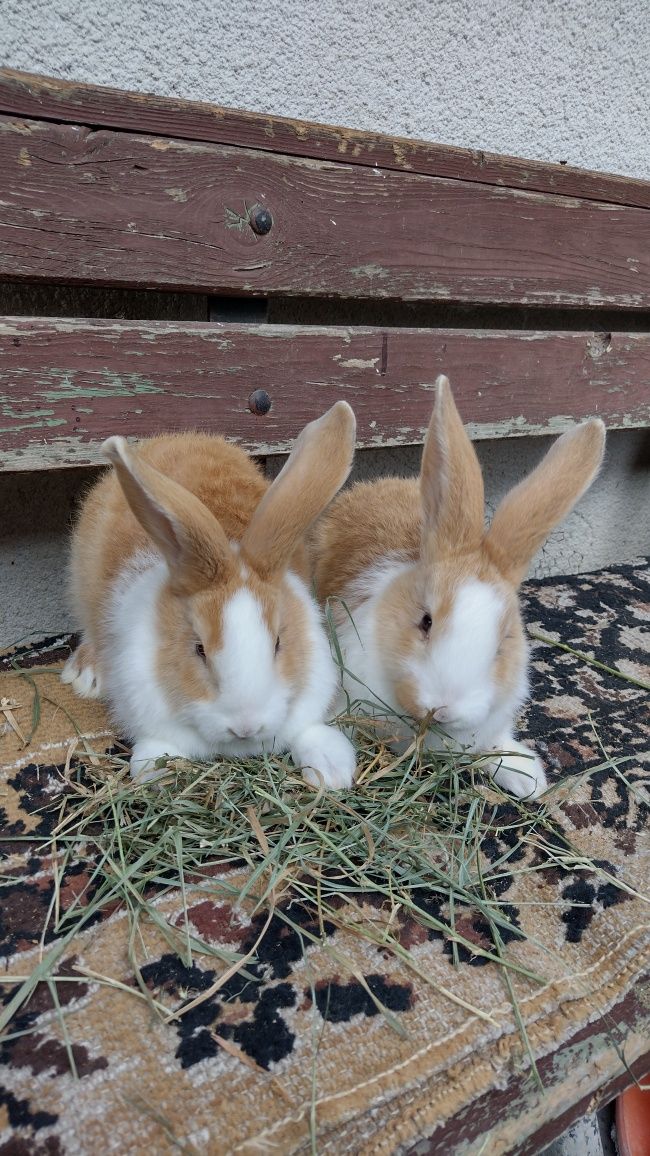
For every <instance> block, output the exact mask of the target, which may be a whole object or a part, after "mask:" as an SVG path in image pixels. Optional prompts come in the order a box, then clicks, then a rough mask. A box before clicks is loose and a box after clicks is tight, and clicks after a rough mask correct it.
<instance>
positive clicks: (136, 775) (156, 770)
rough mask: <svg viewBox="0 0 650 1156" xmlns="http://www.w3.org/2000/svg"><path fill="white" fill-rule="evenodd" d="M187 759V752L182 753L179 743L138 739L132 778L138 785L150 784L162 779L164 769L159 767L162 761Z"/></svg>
mask: <svg viewBox="0 0 650 1156" xmlns="http://www.w3.org/2000/svg"><path fill="white" fill-rule="evenodd" d="M182 758H187V752H186V751H182V750H181V748H180V747H179V745H178V743H175V742H173V741H170V740H168V739H138V741H137V742H136V743H135V744H134V746H133V751H132V753H131V762H130V771H131V778H132V779H135V781H136V782H137V783H150V782H154V781H155V780H156V779H160V778H161V777H162V776H163V775H164V773H165V768H164V767H162V768H161V767H157V766H156V763H157V762H159V760H160V759H182Z"/></svg>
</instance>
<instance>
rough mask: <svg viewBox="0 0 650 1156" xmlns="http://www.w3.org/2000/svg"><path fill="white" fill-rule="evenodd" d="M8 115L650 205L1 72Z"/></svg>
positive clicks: (407, 145) (591, 183)
mask: <svg viewBox="0 0 650 1156" xmlns="http://www.w3.org/2000/svg"><path fill="white" fill-rule="evenodd" d="M0 112H1V113H4V114H7V115H11V116H18V117H35V118H37V119H44V120H53V121H61V122H67V123H79V122H81V123H83V124H89V125H91V126H92V127H95V128H99V127H101V128H109V129H114V130H128V131H131V132H134V131H135V132H138V133H144V134H147V133H154V134H155V135H161V136H170V137H175V138H177V139H185V140H196V141H206V142H212V143H217V144H223V145H231V146H241V147H245V148H255V149H260V150H263V151H266V152H275V153H282V154H285V155H289V156H299V157H307V158H312V159H320V160H330V161H340V162H344V163H346V164H355V165H365V166H370V167H374V168H386V169H395V170H398V171H403V172H411V173H419V174H421V175H426V176H437V177H446V178H450V179H454V180H459V181H471V182H474V183H479V184H489V185H498V186H501V187H507V188H514V189H522V190H526V191H528V192H540V193H554V194H558V195H563V196H569V197H579V198H582V199H586V200H596V201H604V202H607V203H611V204H619V205H628V206H635V207H637V208H650V181H642V180H639V179H637V178H634V177H625V176H621V175H617V174H614V173H599V172H594V171H589V170H587V169H580V168H576V167H574V166H571V165H564V164H561V163H553V162H548V161H538V160H532V159H528V160H527V159H524V158H520V157H511V156H506V155H503V156H502V155H499V154H497V153H490V152H486V151H483V150H482V149H465V148H458V147H456V146H453V145H444V144H438V143H435V142H431V141H423V140H417V139H413V138H408V137H393V136H388V135H385V134H382V133H377V132H368V131H363V130H359V129H351V128H346V127H342V126H337V125H326V124H319V123H317V122H311V121H302V120H292V119H290V118H288V117H280V116H270V115H269V116H267V115H265V114H263V113H257V112H246V111H243V110H239V109H229V108H223V107H221V106H219V105H214V104H209V103H204V102H200V101H193V100H180V99H175V98H171V97H164V96H157V95H155V94H152V93H141V92H127V91H122V90H120V89H114V88H108V87H101V86H99V85H93V84H85V83H77V82H72V81H67V80H61V79H57V78H55V77H47V76H39V75H34V74H31V73H25V72H19V71H16V70H13V69H9V68H2V69H0Z"/></svg>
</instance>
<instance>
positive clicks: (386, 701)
mask: <svg viewBox="0 0 650 1156" xmlns="http://www.w3.org/2000/svg"><path fill="white" fill-rule="evenodd" d="M435 388H436V400H435V405H434V409H433V414H432V417H431V421H430V424H429V429H428V432H427V436H426V440H425V444H424V448H423V454H422V465H421V472H420V477H419V479H404V478H384V479H380V480H378V481H375V482H368V483H358V484H357V485H355V486H352V487H351V488H350V489H349V490H347V491H346V492H344V493H343V494H340V495H339V496H338V498H337V499H336V500H335V501H334V502H333V503H332V505H331V507H330V508H329V510H328V511H327V512H326V513H325V514H324V515H323V516H322V517H321V518H320V519H319V521H318V522H317V523H316V525H315V527H314V530H313V532H312V537H311V540H310V545H311V550H312V565H313V570H314V579H315V585H316V592H317V595H318V597H319V598H320V600H321V601H322V602H323V603H325V602H327V600H328V599H329V600H330V607H331V612H332V616H333V620H334V624H335V628H336V631H337V635H338V640H339V645H340V648H341V652H342V656H343V668H344V669H343V671H342V675H341V677H342V686H343V690H344V692H345V693H346V695H349V696H350V698H352V699H360V700H364V699H365V700H366V701H368V700H370V702H371V703H372V705H373V709H374V711H375V712H376V713H378V714H381V712H382V707H383V711H384V715H385V714H386V710H385V708H386V706H388V707H389V708H390V710H391V711H394V712H396V713H397V714H398V715H400V716H403V715H408V716H410V718H411V719H415V720H422V719H423V718H425V716H429V717H430V718H432V719H433V721H434V722H435V723H436V724H438V728H440V729H437V730H433V731H431V730H430V731H428V733H427V738H426V740H425V744H426V746H427V747H430V748H431V749H436V748H438V749H440V748H441V747H443V746H445V745H447V744H448V742H449V739H451V740H453V742H454V744H458V745H459V746H460V747H462V748H465V749H468V750H470V751H472V752H503V753H504V755H505V756H506V757H504V758H495V759H494V760H491V761H488V762H487V763H486V765H487V767H488V770H489V772H490V773H491V774H492V775H493V777H494V779H495V781H496V782H497V783H498V785H499V786H500V787H501V788H502V789H504V790H505V791H508V792H510V793H511V794H513V795H515V796H517V797H519V798H524V797H527V796H528V797H531V798H536V797H537V796H538V795H540V794H541V793H542V792H543V791H544V790H545V788H546V778H545V773H544V768H543V765H542V763H541V761H540V759H539V758H538V757H537V756H536V755H534V754H533V752H532V751H531V750H529V748H528V747H527V746H524V744H522V743H520V742H517V741H516V739H515V738H514V734H513V727H514V721H515V718H516V715H517V713H518V711H519V709H520V707H521V706H522V704H523V703H524V701H525V699H526V697H527V695H528V679H527V665H528V647H527V643H526V638H525V634H524V628H523V623H522V618H521V611H520V607H519V601H518V587H519V584H520V582H521V581H522V579H523V578H524V576H525V574H526V571H527V568H528V566H529V563H530V561H531V559H532V557H533V555H534V554H535V552H536V551H537V550H538V548H539V547H540V546H541V545H542V544H543V542H544V541H545V539H546V537H547V536H548V534H549V533H550V531H551V530H552V528H553V527H554V526H555V525H557V523H558V522H560V521H561V520H562V519H563V518H564V517H565V515H567V514H568V513H569V511H570V510H571V508H572V507H573V505H574V504H575V503H576V502H577V500H578V498H580V496H581V495H582V494H583V493H584V492H585V491H586V489H587V488H588V487H589V485H590V484H591V482H592V481H593V479H594V477H595V476H596V473H597V471H598V469H599V466H600V464H601V461H602V458H603V453H604V446H605V427H604V425H603V423H602V422H601V421H600V420H599V419H597V418H592V419H591V420H589V421H586V422H585V423H584V424H582V425H579V426H577V427H576V428H574V429H572V430H569V431H568V432H567V433H565V434H563V435H562V436H561V437H560V438H559V439H558V440H557V441H556V442H555V443H554V444H553V446H552V447H551V449H550V450H549V451H548V453H547V454H546V456H545V458H544V459H543V461H542V462H541V463H540V464H539V465H538V466H537V468H536V469H535V470H533V472H532V473H531V474H530V475H529V476H528V477H527V478H526V479H525V480H524V481H522V482H520V484H519V485H517V486H516V487H515V488H514V489H513V490H512V491H511V492H510V493H509V494H507V496H506V497H505V498H504V499H503V501H502V502H501V504H500V505H499V507H498V509H497V511H496V513H495V515H494V518H493V519H492V524H491V526H490V528H489V529H488V530H487V531H486V530H485V526H484V498H483V479H482V475H481V468H480V465H479V462H478V458H477V456H476V453H475V450H474V447H473V446H472V443H471V442H470V440H469V437H468V436H467V433H466V431H465V430H464V428H463V424H462V421H461V418H460V416H459V413H458V410H457V408H456V405H455V402H454V399H453V396H452V393H451V390H450V387H449V382H448V380H447V378H446V377H439V378H438V379H437V381H436V386H435ZM388 721H389V720H388V719H387V720H386V722H387V723H388ZM390 727H391V734H392V735H394V736H396V738H397V740H398V741H397V743H396V744H393V745H397V747H398V749H399V747H400V745H401V746H402V747H403V746H404V744H405V742H406V741H407V736H408V735H409V734H410V737H411V738H412V731H410V732H409V730H408V729H407V727H406V725H405V724H403V723H398V724H397V728H396V729H394V721H393V719H392V718H391V719H390ZM440 730H442V731H444V734H441V733H440ZM445 736H446V737H445Z"/></svg>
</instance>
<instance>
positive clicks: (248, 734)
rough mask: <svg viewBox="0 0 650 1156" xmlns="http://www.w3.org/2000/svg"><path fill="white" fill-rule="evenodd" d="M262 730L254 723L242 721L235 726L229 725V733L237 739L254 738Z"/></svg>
mask: <svg viewBox="0 0 650 1156" xmlns="http://www.w3.org/2000/svg"><path fill="white" fill-rule="evenodd" d="M261 730H262V728H261V727H256V726H255V725H254V724H253V723H250V724H249V723H245V722H240V723H237V725H236V726H234V727H228V734H231V735H233V737H234V738H236V739H254V738H255V736H256V735H258V734H259V733H260V731H261Z"/></svg>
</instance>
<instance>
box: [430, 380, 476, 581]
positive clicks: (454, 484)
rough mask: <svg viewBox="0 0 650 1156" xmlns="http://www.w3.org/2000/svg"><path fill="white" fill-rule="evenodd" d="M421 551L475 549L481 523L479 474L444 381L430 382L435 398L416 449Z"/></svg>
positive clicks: (433, 556) (434, 553)
mask: <svg viewBox="0 0 650 1156" xmlns="http://www.w3.org/2000/svg"><path fill="white" fill-rule="evenodd" d="M420 491H421V494H422V506H423V514H424V516H423V525H422V556H423V558H424V559H425V560H429V561H435V559H436V558H437V557H439V556H440V555H441V554H448V553H449V552H450V551H453V552H454V553H456V552H458V551H461V552H466V551H470V550H475V549H477V548H478V546H479V545H480V543H481V539H482V537H483V527H484V522H483V519H484V498H483V476H482V474H481V467H480V465H479V461H478V458H477V456H476V451H475V450H474V446H473V445H472V443H471V441H470V440H469V438H468V436H467V434H466V432H465V429H464V428H463V423H462V421H461V418H460V414H459V412H458V410H457V409H456V403H455V401H454V398H453V395H452V392H451V389H450V387H449V381H448V380H447V378H446V377H439V378H438V380H437V381H436V401H435V405H434V407H433V414H432V415H431V421H430V422H429V429H428V430H427V436H426V439H425V442H424V450H423V452H422V466H421V469H420Z"/></svg>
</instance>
